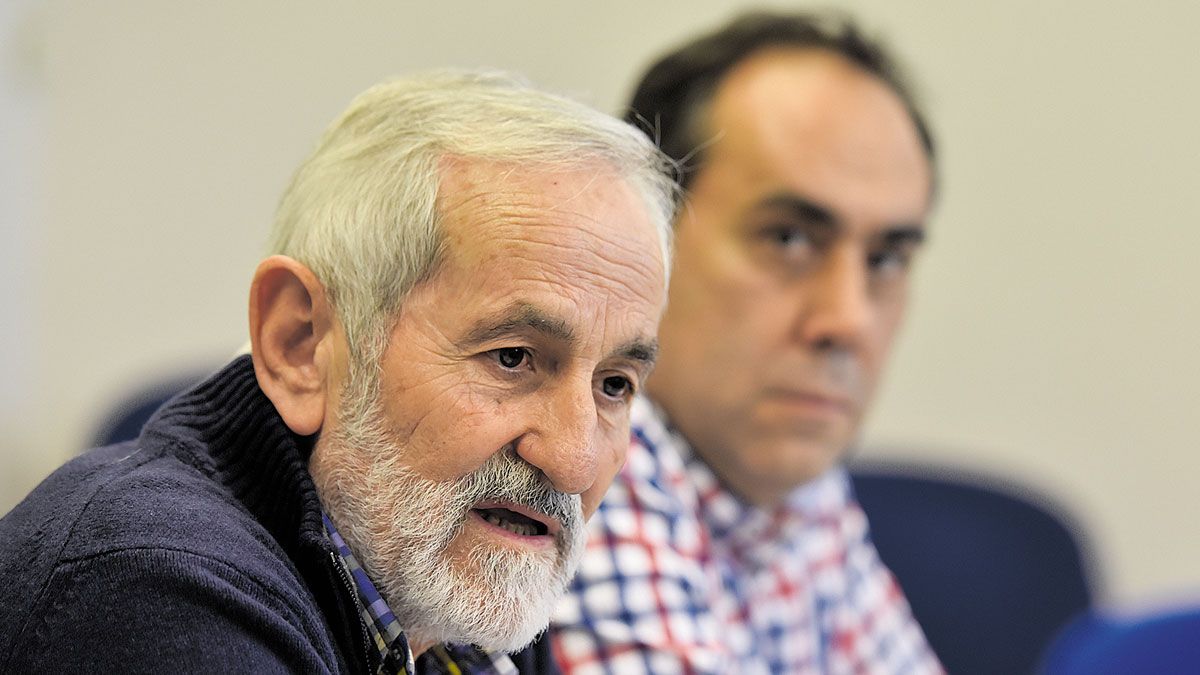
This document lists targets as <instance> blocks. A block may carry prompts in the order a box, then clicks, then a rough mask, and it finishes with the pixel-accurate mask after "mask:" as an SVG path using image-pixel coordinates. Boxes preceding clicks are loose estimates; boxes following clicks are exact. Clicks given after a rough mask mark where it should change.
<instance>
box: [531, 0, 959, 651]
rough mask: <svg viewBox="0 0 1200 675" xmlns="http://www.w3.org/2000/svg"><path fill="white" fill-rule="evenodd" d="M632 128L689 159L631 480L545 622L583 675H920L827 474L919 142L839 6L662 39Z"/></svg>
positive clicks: (876, 357)
mask: <svg viewBox="0 0 1200 675" xmlns="http://www.w3.org/2000/svg"><path fill="white" fill-rule="evenodd" d="M628 121H630V122H631V123H633V124H636V125H638V126H640V127H642V128H644V129H645V130H646V131H647V133H649V134H650V135H651V136H652V137H655V138H658V139H660V143H661V146H662V147H663V149H664V150H665V151H666V152H667V154H668V155H670V156H671V157H673V158H674V159H676V160H677V161H679V162H680V163H681V164H682V170H683V173H682V184H683V187H684V188H685V193H686V199H685V202H684V204H683V207H682V208H681V209H680V211H679V212H678V214H677V216H676V220H675V235H676V258H675V260H676V263H675V272H674V276H673V278H672V281H671V289H670V294H669V298H670V301H669V303H668V309H667V312H666V315H665V317H664V319H663V323H662V326H661V329H660V334H659V339H660V344H661V346H662V353H661V355H660V359H659V365H658V367H657V370H656V371H655V373H654V375H653V377H652V378H651V379H650V381H649V383H648V386H647V389H646V391H647V392H648V396H647V397H646V398H640V399H639V400H638V401H637V402H636V404H635V408H634V413H633V428H634V436H633V443H632V448H631V450H630V455H629V458H628V463H627V464H626V466H625V468H624V470H623V471H622V472H621V474H620V475H619V476H618V478H617V480H616V482H615V483H614V485H613V487H612V489H611V490H610V491H609V493H608V495H607V496H606V497H605V501H604V504H603V506H602V507H601V509H600V511H599V513H598V514H597V517H596V518H595V519H594V520H593V522H592V532H591V539H590V544H589V547H588V551H587V553H586V555H585V558H584V562H583V564H582V566H581V568H580V573H579V575H578V576H577V578H576V580H575V582H574V584H573V586H572V588H571V592H570V594H569V595H568V597H567V598H565V599H564V602H562V603H560V605H559V609H558V611H557V613H556V615H555V620H554V623H553V629H552V641H553V643H554V649H555V655H556V657H557V659H558V661H559V663H560V665H561V666H562V667H563V668H564V669H565V670H567V671H571V672H577V673H592V672H596V673H600V672H613V673H622V674H624V673H660V674H661V673H680V672H686V673H865V672H870V673H929V672H940V671H941V667H940V665H939V664H938V661H937V659H936V657H935V656H934V655H933V654H932V652H931V651H930V649H929V647H928V646H927V644H926V641H925V638H924V636H923V634H922V632H921V630H920V628H919V627H918V626H917V625H916V623H915V622H914V621H913V618H912V615H911V612H910V611H909V608H908V605H907V602H906V601H905V599H904V597H903V594H902V593H901V591H900V589H899V588H898V586H897V584H896V583H895V581H894V579H893V578H892V576H891V574H890V573H889V572H888V571H887V569H886V568H885V567H884V566H883V564H882V563H881V562H880V560H879V558H878V555H877V553H876V551H875V549H874V547H873V546H872V544H871V542H870V539H869V537H868V530H867V523H866V519H865V516H864V515H863V513H862V511H861V509H860V508H859V507H858V506H857V505H856V504H855V502H854V500H853V496H852V493H851V490H850V487H849V483H848V478H847V475H846V473H845V471H844V469H843V468H842V467H841V465H840V460H841V459H842V458H843V457H844V456H845V454H846V451H847V448H848V447H849V446H850V444H851V443H852V442H853V441H854V439H855V436H856V434H857V432H858V430H859V427H860V425H861V422H862V419H863V415H864V413H865V412H866V410H867V406H868V404H869V402H870V400H871V396H872V394H873V393H874V391H875V388H876V384H877V381H878V379H879V376H880V373H881V371H882V369H883V367H884V364H885V362H886V359H887V355H888V349H889V347H890V346H891V343H892V340H893V338H894V336H895V334H896V331H897V329H898V328H899V326H900V323H901V319H902V318H903V315H904V310H905V305H906V299H907V295H908V280H909V270H910V265H911V262H912V259H913V256H914V254H915V253H916V251H917V249H918V248H919V246H920V244H921V242H922V240H923V238H924V234H925V220H926V217H927V215H928V213H929V210H930V204H931V199H932V195H933V187H934V166H933V164H934V146H933V142H932V139H931V136H930V133H929V131H928V129H927V127H926V125H925V122H924V121H923V119H922V117H921V115H920V113H919V112H918V111H917V109H916V107H915V105H914V103H913V100H912V98H911V96H910V94H909V92H908V89H907V88H906V87H905V86H904V84H903V82H902V80H901V78H900V76H899V75H898V73H897V70H896V67H895V65H894V64H893V63H892V61H891V59H890V58H889V57H888V55H887V54H886V53H885V52H884V51H883V49H882V48H881V47H880V46H879V45H878V44H876V43H874V42H872V41H870V40H867V39H866V38H864V37H863V36H862V35H861V34H860V33H859V31H858V30H857V29H856V28H855V27H854V25H853V24H852V23H850V22H849V21H848V20H844V19H831V18H828V17H819V16H784V15H771V14H755V15H748V16H744V17H742V18H739V19H737V20H735V21H733V22H732V23H730V24H729V25H727V26H725V27H723V28H721V29H720V30H718V31H716V32H714V33H712V34H710V35H707V36H704V37H702V38H700V39H698V40H695V41H694V42H691V43H689V44H686V45H684V46H683V47H681V48H679V49H678V50H676V51H673V52H671V53H670V54H668V55H667V56H665V57H663V58H662V59H661V60H659V61H658V62H657V63H655V64H654V65H653V66H652V67H651V68H650V70H649V72H647V74H646V75H645V77H644V78H643V79H642V82H641V84H640V85H639V86H638V88H637V91H636V93H635V94H634V97H633V101H632V103H631V104H630V109H629V113H628Z"/></svg>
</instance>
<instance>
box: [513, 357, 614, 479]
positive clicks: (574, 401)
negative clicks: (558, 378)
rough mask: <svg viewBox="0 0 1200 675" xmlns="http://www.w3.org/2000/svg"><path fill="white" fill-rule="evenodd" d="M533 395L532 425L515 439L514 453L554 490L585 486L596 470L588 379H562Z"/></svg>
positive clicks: (594, 417) (592, 402)
mask: <svg viewBox="0 0 1200 675" xmlns="http://www.w3.org/2000/svg"><path fill="white" fill-rule="evenodd" d="M582 379H583V378H580V380H582ZM536 399H540V400H534V401H531V405H532V406H533V408H534V410H533V413H532V415H531V418H532V423H531V426H530V428H529V429H528V431H527V432H526V433H525V434H523V435H522V436H521V438H520V439H519V440H518V441H517V446H516V449H517V454H518V455H520V456H521V458H522V459H524V460H525V461H526V462H529V463H530V464H532V465H534V466H536V467H537V468H538V469H540V470H541V472H542V473H544V474H545V475H546V477H547V478H549V479H550V482H551V483H552V484H553V485H554V488H555V489H556V490H558V491H560V492H565V493H567V494H579V493H581V492H583V491H585V490H587V489H588V488H589V487H591V486H592V484H593V483H595V482H596V476H597V473H598V471H599V456H598V452H597V442H596V428H597V424H598V420H597V411H596V400H595V397H594V394H593V393H592V383H591V381H590V379H589V380H587V381H586V382H583V381H577V382H565V383H562V384H561V385H560V386H557V387H554V388H552V389H549V390H548V391H547V392H546V394H545V395H544V396H539V397H536Z"/></svg>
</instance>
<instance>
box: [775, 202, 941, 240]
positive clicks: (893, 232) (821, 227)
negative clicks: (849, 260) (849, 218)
mask: <svg viewBox="0 0 1200 675" xmlns="http://www.w3.org/2000/svg"><path fill="white" fill-rule="evenodd" d="M754 210H756V211H765V210H780V211H784V212H786V213H788V214H789V215H791V216H792V217H794V218H796V219H798V220H801V221H803V222H805V223H808V224H809V225H811V226H814V227H815V229H817V230H818V231H819V232H820V233H821V234H823V235H826V236H829V237H830V238H832V237H834V236H836V235H837V234H839V233H840V231H841V230H842V229H843V226H842V224H841V222H840V221H839V220H838V218H837V216H836V215H835V214H834V212H833V210H832V209H830V208H828V207H826V206H823V205H821V204H818V203H817V202H815V201H813V200H811V199H809V198H807V197H804V196H803V195H799V194H796V193H794V192H777V193H774V194H771V195H768V196H767V197H765V198H764V199H762V200H760V201H759V202H758V204H756V205H755V207H754ZM878 237H879V239H880V240H881V243H883V244H885V245H888V246H897V245H903V244H912V245H918V244H921V243H923V242H924V241H925V226H924V225H923V224H922V223H894V224H890V225H888V226H886V227H885V228H884V229H883V231H882V232H881V233H880V234H879V235H878Z"/></svg>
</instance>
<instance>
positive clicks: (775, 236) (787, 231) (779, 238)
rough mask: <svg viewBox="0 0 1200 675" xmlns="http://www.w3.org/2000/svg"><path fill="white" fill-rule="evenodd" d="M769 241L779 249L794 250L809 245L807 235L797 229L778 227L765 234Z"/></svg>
mask: <svg viewBox="0 0 1200 675" xmlns="http://www.w3.org/2000/svg"><path fill="white" fill-rule="evenodd" d="M767 236H768V237H770V239H771V241H772V242H773V243H775V244H776V245H778V246H779V247H780V248H787V249H790V248H796V247H798V246H807V245H808V244H809V240H808V235H806V234H805V233H804V232H803V231H802V230H801V229H800V228H797V227H778V228H774V229H772V230H769V231H768V232H767Z"/></svg>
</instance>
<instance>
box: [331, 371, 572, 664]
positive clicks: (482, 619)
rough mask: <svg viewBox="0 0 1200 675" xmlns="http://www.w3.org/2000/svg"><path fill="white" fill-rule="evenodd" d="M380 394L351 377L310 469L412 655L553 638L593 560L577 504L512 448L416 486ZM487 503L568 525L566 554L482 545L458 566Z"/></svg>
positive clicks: (560, 548) (496, 648) (562, 537)
mask: <svg viewBox="0 0 1200 675" xmlns="http://www.w3.org/2000/svg"><path fill="white" fill-rule="evenodd" d="M355 380H358V381H357V382H356V381H355ZM377 391H378V389H377V386H376V384H375V383H371V382H364V381H363V378H360V377H356V376H355V374H353V373H352V375H351V378H350V379H349V381H348V383H347V386H346V388H345V389H344V390H343V393H344V396H345V398H344V399H343V402H344V403H347V402H349V403H348V404H344V405H343V406H342V410H341V411H340V414H339V424H338V428H337V429H333V430H331V431H329V432H327V433H324V434H322V437H321V438H320V440H319V441H318V445H317V448H316V449H315V450H314V453H313V461H312V463H311V465H310V470H311V472H312V475H313V481H314V482H315V483H316V486H317V492H318V494H319V495H320V497H321V502H322V505H323V506H324V508H325V510H326V512H327V513H328V514H329V517H330V518H331V519H332V520H333V522H334V524H335V525H336V526H337V528H338V531H339V532H340V533H341V535H342V538H343V539H345V541H346V543H347V545H348V546H349V547H350V550H351V552H353V553H354V555H355V557H357V558H358V560H359V563H360V564H361V565H362V566H363V569H364V570H365V571H366V573H367V575H368V576H369V577H370V578H371V580H372V581H373V582H374V583H375V584H376V585H377V587H378V589H379V592H380V594H381V595H382V596H383V598H384V600H386V601H387V603H388V606H389V607H390V609H391V610H392V612H393V613H394V614H395V615H396V618H397V619H398V620H399V622H400V626H401V627H402V628H403V630H404V632H405V634H406V636H407V638H408V640H409V643H410V644H414V645H432V644H441V643H452V644H474V645H477V646H479V647H481V648H483V649H485V650H488V651H493V652H512V651H517V650H519V649H521V648H522V647H524V646H525V645H527V644H529V643H530V642H531V641H533V639H534V638H536V637H537V635H538V634H539V633H540V632H541V631H542V630H544V629H545V628H546V625H547V624H548V623H549V620H550V614H551V612H552V611H553V609H554V605H555V603H556V602H557V601H558V598H559V597H560V596H561V595H562V593H563V592H564V591H565V590H566V588H567V585H568V584H569V583H570V581H571V578H572V577H573V576H574V574H575V570H576V568H577V567H578V565H579V559H580V557H581V556H582V555H583V549H584V544H585V540H586V536H587V535H586V529H585V527H584V517H583V507H582V503H581V500H580V498H579V496H578V495H566V494H563V493H561V492H558V491H557V490H555V489H554V488H553V487H552V486H550V485H549V481H548V480H547V479H546V478H545V477H544V476H543V475H542V474H541V473H540V472H539V471H538V470H537V469H536V468H534V467H533V466H531V465H530V464H529V463H527V462H525V461H524V460H522V459H520V458H519V457H517V456H516V454H515V453H514V452H512V451H511V450H510V449H507V448H506V449H504V450H502V451H499V452H496V453H495V454H494V455H492V457H490V458H489V459H488V461H487V462H486V463H485V464H484V465H483V466H481V467H480V468H479V469H477V470H475V471H474V472H472V473H470V474H468V475H466V476H463V477H462V478H459V479H457V480H453V481H447V482H437V481H431V480H427V479H424V478H422V477H420V476H418V475H417V474H416V473H415V472H414V471H412V469H410V468H409V467H408V466H407V465H405V464H404V462H403V458H404V455H405V452H404V448H403V447H399V446H397V445H396V444H395V443H393V442H392V441H391V440H390V439H389V436H388V433H387V431H386V423H385V422H384V420H383V414H382V411H381V408H380V406H379V403H378V394H377ZM449 433H453V431H450V432H449ZM484 499H489V500H501V501H509V502H514V503H517V504H523V505H527V506H529V507H531V508H533V509H535V510H537V511H540V512H543V513H546V514H549V515H550V516H553V517H556V518H558V520H559V521H560V523H561V524H562V529H561V530H560V532H559V534H558V536H557V541H556V544H557V545H556V546H555V547H554V548H553V549H548V550H545V551H542V552H532V551H519V550H515V549H513V548H508V547H506V546H492V545H489V544H487V543H485V542H480V543H477V544H475V545H474V546H473V547H472V549H471V550H470V551H469V553H468V555H467V556H466V560H465V562H464V561H462V560H452V559H451V557H450V556H449V555H448V548H449V547H450V545H451V542H453V541H454V540H455V538H456V537H457V536H458V535H459V533H461V532H462V529H463V525H464V524H465V522H466V518H467V517H468V513H469V511H470V509H471V508H472V507H474V506H475V505H476V504H477V503H479V502H480V501H482V500H484Z"/></svg>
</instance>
